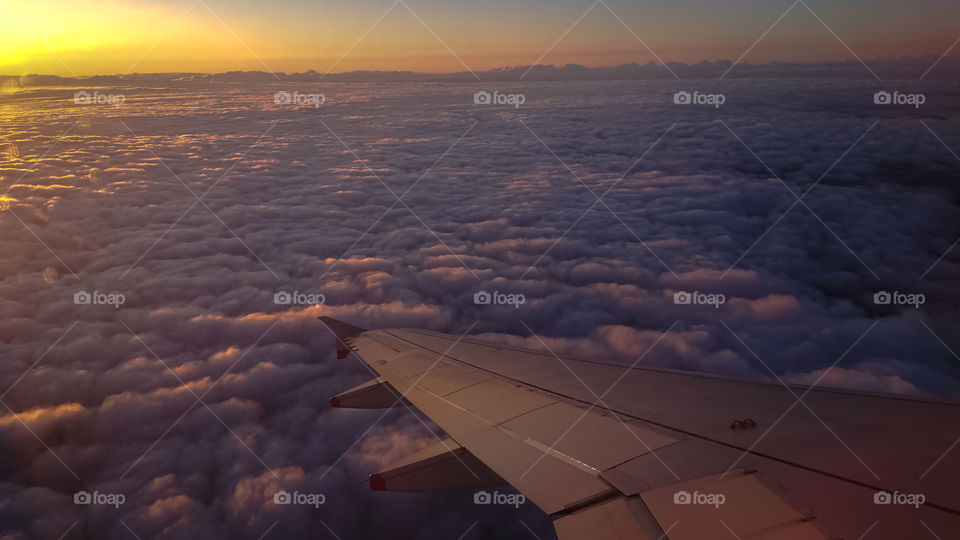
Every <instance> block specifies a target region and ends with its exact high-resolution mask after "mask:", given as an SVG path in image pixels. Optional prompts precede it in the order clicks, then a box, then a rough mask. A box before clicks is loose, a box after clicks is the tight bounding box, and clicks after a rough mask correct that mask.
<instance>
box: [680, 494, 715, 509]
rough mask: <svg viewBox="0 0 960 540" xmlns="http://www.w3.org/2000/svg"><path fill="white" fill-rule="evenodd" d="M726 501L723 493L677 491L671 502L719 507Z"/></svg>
mask: <svg viewBox="0 0 960 540" xmlns="http://www.w3.org/2000/svg"><path fill="white" fill-rule="evenodd" d="M725 502H727V496H726V495H724V494H723V493H700V492H699V491H694V492H693V493H690V492H689V491H678V492H676V493H674V494H673V504H703V505H708V506H712V507H714V508H720V505H721V504H723V503H725Z"/></svg>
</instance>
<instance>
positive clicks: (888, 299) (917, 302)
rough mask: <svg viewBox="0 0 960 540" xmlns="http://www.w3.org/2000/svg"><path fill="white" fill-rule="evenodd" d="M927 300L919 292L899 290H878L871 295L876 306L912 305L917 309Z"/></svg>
mask: <svg viewBox="0 0 960 540" xmlns="http://www.w3.org/2000/svg"><path fill="white" fill-rule="evenodd" d="M926 302H927V297H926V296H924V295H923V294H920V293H902V292H900V291H893V292H892V293H891V292H887V291H879V292H876V293H874V295H873V303H874V304H877V305H878V306H889V305H894V306H913V307H914V308H916V309H919V308H920V306H922V305H923V304H925V303H926Z"/></svg>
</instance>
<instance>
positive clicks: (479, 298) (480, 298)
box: [473, 291, 527, 309]
mask: <svg viewBox="0 0 960 540" xmlns="http://www.w3.org/2000/svg"><path fill="white" fill-rule="evenodd" d="M526 302H527V297H526V296H524V295H522V294H519V293H509V294H508V293H502V292H500V291H493V292H492V293H491V292H487V291H480V292H477V293H474V295H473V303H474V304H476V305H478V306H491V305H493V306H513V307H515V308H518V309H519V308H520V306H522V305H523V304H525V303H526Z"/></svg>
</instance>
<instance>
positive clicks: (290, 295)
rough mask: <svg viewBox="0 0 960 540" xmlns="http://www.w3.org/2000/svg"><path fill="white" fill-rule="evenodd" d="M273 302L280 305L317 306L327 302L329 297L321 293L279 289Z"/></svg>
mask: <svg viewBox="0 0 960 540" xmlns="http://www.w3.org/2000/svg"><path fill="white" fill-rule="evenodd" d="M273 303H274V304H277V305H278V306H291V305H293V306H316V305H320V304H326V303H327V297H326V296H324V295H323V294H321V293H308V292H300V291H293V292H287V291H279V292H276V293H274V295H273Z"/></svg>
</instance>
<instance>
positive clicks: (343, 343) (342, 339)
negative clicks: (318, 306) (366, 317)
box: [317, 317, 366, 360]
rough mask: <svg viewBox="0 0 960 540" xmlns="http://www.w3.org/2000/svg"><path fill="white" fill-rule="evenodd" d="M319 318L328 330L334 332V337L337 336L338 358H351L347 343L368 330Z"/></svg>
mask: <svg viewBox="0 0 960 540" xmlns="http://www.w3.org/2000/svg"><path fill="white" fill-rule="evenodd" d="M317 318H318V319H320V322H322V323H323V324H325V325H327V328H329V329H330V331H331V332H333V335H335V336H337V358H338V359H341V360H342V359H344V358H346V357H348V356H350V344H349V343H348V342H347V340H349V339H350V338H352V337H355V336H359V335H360V334H362V333H364V332H366V330H364V329H363V328H360V327H359V326H354V325H352V324H350V323H345V322H343V321H338V320H337V319H334V318H332V317H317Z"/></svg>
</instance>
